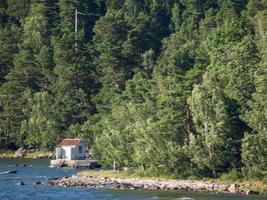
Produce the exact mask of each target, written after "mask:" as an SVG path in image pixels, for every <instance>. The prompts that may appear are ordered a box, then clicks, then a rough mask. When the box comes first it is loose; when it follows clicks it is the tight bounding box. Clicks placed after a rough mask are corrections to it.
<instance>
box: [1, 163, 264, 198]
mask: <svg viewBox="0 0 267 200" xmlns="http://www.w3.org/2000/svg"><path fill="white" fill-rule="evenodd" d="M23 164H25V165H26V166H25V167H24V166H23ZM16 165H18V166H16ZM48 166H49V161H48V160H45V159H43V160H42V159H21V160H14V159H0V173H1V172H3V171H8V170H17V173H16V174H6V175H0V200H30V199H35V200H36V199H37V200H50V199H51V200H52V199H53V200H61V199H63V200H73V199H79V200H96V199H99V200H141V199H144V200H157V199H161V200H180V199H184V200H266V199H267V198H266V197H262V196H244V195H231V194H203V193H189V192H162V191H133V190H119V189H103V188H101V189H97V188H90V189H88V188H64V187H57V186H47V185H35V184H34V183H36V182H38V181H40V182H42V183H46V181H47V180H48V179H49V178H53V177H62V176H70V175H72V174H73V173H75V172H76V171H75V169H70V168H60V169H54V168H49V167H48ZM20 182H23V183H24V184H25V185H17V184H18V183H20Z"/></svg>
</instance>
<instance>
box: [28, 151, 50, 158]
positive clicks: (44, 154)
mask: <svg viewBox="0 0 267 200" xmlns="http://www.w3.org/2000/svg"><path fill="white" fill-rule="evenodd" d="M50 154H51V151H45V150H39V151H34V152H26V154H25V155H24V158H38V156H40V155H42V157H49V156H50Z"/></svg>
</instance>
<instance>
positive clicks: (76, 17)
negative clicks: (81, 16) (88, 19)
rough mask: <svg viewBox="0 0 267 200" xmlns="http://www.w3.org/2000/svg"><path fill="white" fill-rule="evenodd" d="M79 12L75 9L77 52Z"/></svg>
mask: <svg viewBox="0 0 267 200" xmlns="http://www.w3.org/2000/svg"><path fill="white" fill-rule="evenodd" d="M77 33H78V11H77V9H75V51H77V50H78V49H77V46H78V45H77Z"/></svg>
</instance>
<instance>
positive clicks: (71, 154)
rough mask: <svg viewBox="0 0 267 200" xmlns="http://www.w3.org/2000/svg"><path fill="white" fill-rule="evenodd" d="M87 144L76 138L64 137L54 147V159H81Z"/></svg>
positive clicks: (84, 155)
mask: <svg viewBox="0 0 267 200" xmlns="http://www.w3.org/2000/svg"><path fill="white" fill-rule="evenodd" d="M86 149H87V146H86V145H85V144H84V142H82V140H81V139H78V138H66V139H64V140H62V141H61V142H60V143H59V145H58V147H57V148H56V159H64V160H83V159H85V157H86V154H85V151H86Z"/></svg>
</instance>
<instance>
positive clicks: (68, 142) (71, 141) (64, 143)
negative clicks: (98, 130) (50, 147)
mask: <svg viewBox="0 0 267 200" xmlns="http://www.w3.org/2000/svg"><path fill="white" fill-rule="evenodd" d="M80 142H81V139H78V138H66V139H64V140H62V141H61V142H60V143H59V146H75V145H77V144H79V143H80Z"/></svg>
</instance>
